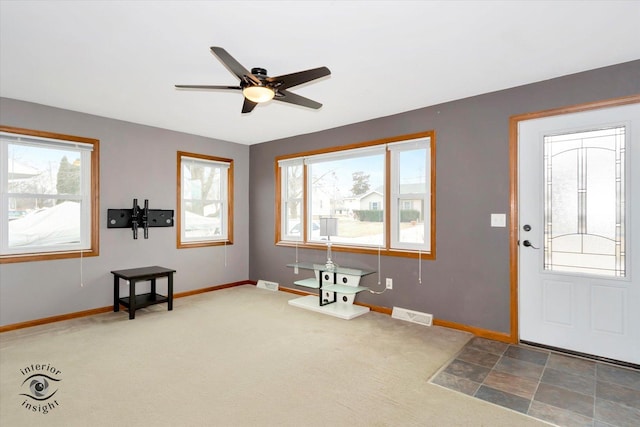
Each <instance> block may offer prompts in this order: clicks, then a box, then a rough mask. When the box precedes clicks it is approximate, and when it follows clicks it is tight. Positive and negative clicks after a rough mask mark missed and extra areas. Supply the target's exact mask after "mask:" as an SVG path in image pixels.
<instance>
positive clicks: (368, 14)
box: [0, 0, 640, 144]
mask: <svg viewBox="0 0 640 427" xmlns="http://www.w3.org/2000/svg"><path fill="white" fill-rule="evenodd" d="M639 22H640V1H637V0H635V1H634V0H631V1H594V0H592V1H442V2H440V1H298V2H293V1H256V2H253V1H178V2H173V1H6V0H0V96H2V97H7V98H14V99H19V100H25V101H30V102H35V103H39V104H45V105H51V106H55V107H60V108H65V109H69V110H74V111H81V112H85V113H90V114H96V115H99V116H105V117H111V118H114V119H120V120H126V121H130V122H134V123H141V124H145V125H150V126H157V127H161V128H166V129H172V130H176V131H181V132H187V133H191V134H196V135H203V136H207V137H212V138H217V139H222V140H226V141H232V142H237V143H241V144H255V143H260V142H264V141H270V140H274V139H279V138H284V137H288V136H293V135H299V134H305V133H310V132H315V131H319V130H323V129H329V128H333V127H337V126H341V125H346V124H349V123H355V122H360V121H364V120H369V119H373V118H377V117H383V116H388V115H392V114H396V113H400V112H403V111H409V110H413V109H417V108H421V107H426V106H429V105H434V104H439V103H442V102H446V101H451V100H455V99H460V98H465V97H469V96H473V95H478V94H482V93H486V92H491V91H495V90H500V89H505V88H509V87H514V86H519V85H523V84H527V83H532V82H536V81H541V80H546V79H550V78H553V77H557V76H562V75H566V74H571V73H575V72H580V71H584V70H589V69H593V68H598V67H603V66H607V65H612V64H616V63H622V62H626V61H631V60H636V59H640V25H639V24H638V23H639ZM210 46H221V47H223V48H225V49H226V50H227V51H228V52H229V53H230V54H231V55H232V56H233V57H234V58H235V59H236V60H238V61H239V62H240V63H241V64H243V65H244V66H245V68H247V69H251V68H252V67H262V68H266V69H267V71H268V72H269V75H271V76H276V75H281V74H288V73H292V72H296V71H301V70H306V69H309V68H316V67H320V66H327V67H328V68H329V69H330V70H331V72H332V74H331V76H329V77H325V78H323V79H320V80H316V81H314V82H311V83H308V84H305V85H302V86H298V87H296V88H292V89H291V91H292V92H295V93H297V94H300V95H302V96H305V97H308V98H311V99H313V100H316V101H318V102H321V103H322V104H323V107H322V108H321V109H319V110H312V109H308V108H303V107H298V106H294V105H290V104H285V103H282V102H275V101H271V102H269V103H267V104H265V105H259V106H257V107H256V108H255V110H254V111H253V112H252V113H250V114H241V113H240V110H241V107H242V95H241V93H240V92H239V91H238V92H236V91H228V92H221V91H184V90H182V91H181V90H177V89H175V88H174V85H175V84H213V85H237V83H238V80H237V79H236V78H235V77H234V76H233V75H232V74H231V73H229V71H228V70H227V69H226V68H225V67H224V66H223V65H222V64H221V63H220V61H218V59H217V58H216V57H215V56H214V55H212V54H211V51H210V50H209V47H210ZM639 78H640V77H639ZM0 121H1V117H0ZM3 124H6V125H11V124H10V123H3Z"/></svg>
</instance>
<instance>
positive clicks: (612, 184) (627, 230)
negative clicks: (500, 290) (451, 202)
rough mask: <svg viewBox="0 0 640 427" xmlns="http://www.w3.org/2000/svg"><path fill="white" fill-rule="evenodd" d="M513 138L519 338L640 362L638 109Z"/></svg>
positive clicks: (580, 118)
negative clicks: (515, 145)
mask: <svg viewBox="0 0 640 427" xmlns="http://www.w3.org/2000/svg"><path fill="white" fill-rule="evenodd" d="M518 133H519V135H518V174H519V176H518V183H519V186H518V197H519V201H518V203H519V206H518V209H519V227H520V230H519V245H520V246H519V278H518V280H519V296H518V304H519V326H520V328H519V338H520V340H521V341H527V342H532V343H537V344H543V345H546V346H550V347H556V348H561V349H566V350H571V351H575V352H579V353H584V354H589V355H596V356H600V357H605V358H609V359H614V360H619V361H624V362H630V363H634V364H640V104H630V105H626V106H616V107H609V108H603V109H598V110H591V111H586V112H579V113H571V114H561V115H555V116H549V117H543V118H538V119H532V120H526V121H521V122H520V123H519V127H518Z"/></svg>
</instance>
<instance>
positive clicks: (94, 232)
mask: <svg viewBox="0 0 640 427" xmlns="http://www.w3.org/2000/svg"><path fill="white" fill-rule="evenodd" d="M0 132H7V133H15V134H20V135H28V136H35V137H40V138H51V139H60V140H64V141H74V142H82V143H85V144H91V145H92V146H93V150H92V151H91V196H90V199H91V245H90V248H89V249H83V250H71V251H56V252H34V253H28V254H15V255H0V264H9V263H15V262H31V261H50V260H55V259H68V258H81V257H94V256H98V255H99V254H100V211H99V207H100V182H99V181H100V141H99V140H97V139H93V138H86V137H82V136H74V135H65V134H60V133H53V132H45V131H39V130H32V129H23V128H17V127H11V126H4V125H0Z"/></svg>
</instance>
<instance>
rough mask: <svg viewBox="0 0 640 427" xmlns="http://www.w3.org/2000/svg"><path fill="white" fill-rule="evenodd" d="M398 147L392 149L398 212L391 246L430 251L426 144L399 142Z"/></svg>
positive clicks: (393, 216) (393, 178)
mask: <svg viewBox="0 0 640 427" xmlns="http://www.w3.org/2000/svg"><path fill="white" fill-rule="evenodd" d="M395 148H396V149H397V150H396V151H392V156H393V162H392V165H394V166H395V169H393V170H392V173H395V175H394V176H393V177H392V184H393V187H394V188H393V190H392V196H393V197H394V199H395V201H394V203H393V207H394V209H395V212H393V213H392V215H391V218H392V219H393V220H394V223H393V226H392V230H391V231H392V236H393V239H392V245H393V247H397V248H402V249H413V250H415V249H421V250H424V251H428V250H429V249H430V248H429V245H428V244H427V243H428V240H427V239H428V238H430V236H429V233H427V225H428V224H429V222H430V218H429V216H428V215H427V214H429V213H430V210H428V209H427V207H428V205H427V203H428V202H429V200H430V199H429V197H428V192H429V187H428V182H429V178H430V176H429V175H428V174H427V168H428V165H429V161H428V159H429V151H428V149H427V148H426V147H424V146H422V147H420V148H415V149H413V148H411V143H407V144H406V145H405V144H399V145H398V146H396V147H395Z"/></svg>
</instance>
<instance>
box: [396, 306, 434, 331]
mask: <svg viewBox="0 0 640 427" xmlns="http://www.w3.org/2000/svg"><path fill="white" fill-rule="evenodd" d="M391 317H393V318H394V319H400V320H406V321H407V322H411V323H417V324H419V325H423V326H431V322H432V321H433V315H431V314H428V313H420V312H419V311H413V310H407V309H406V308H400V307H393V311H392V312H391Z"/></svg>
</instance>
